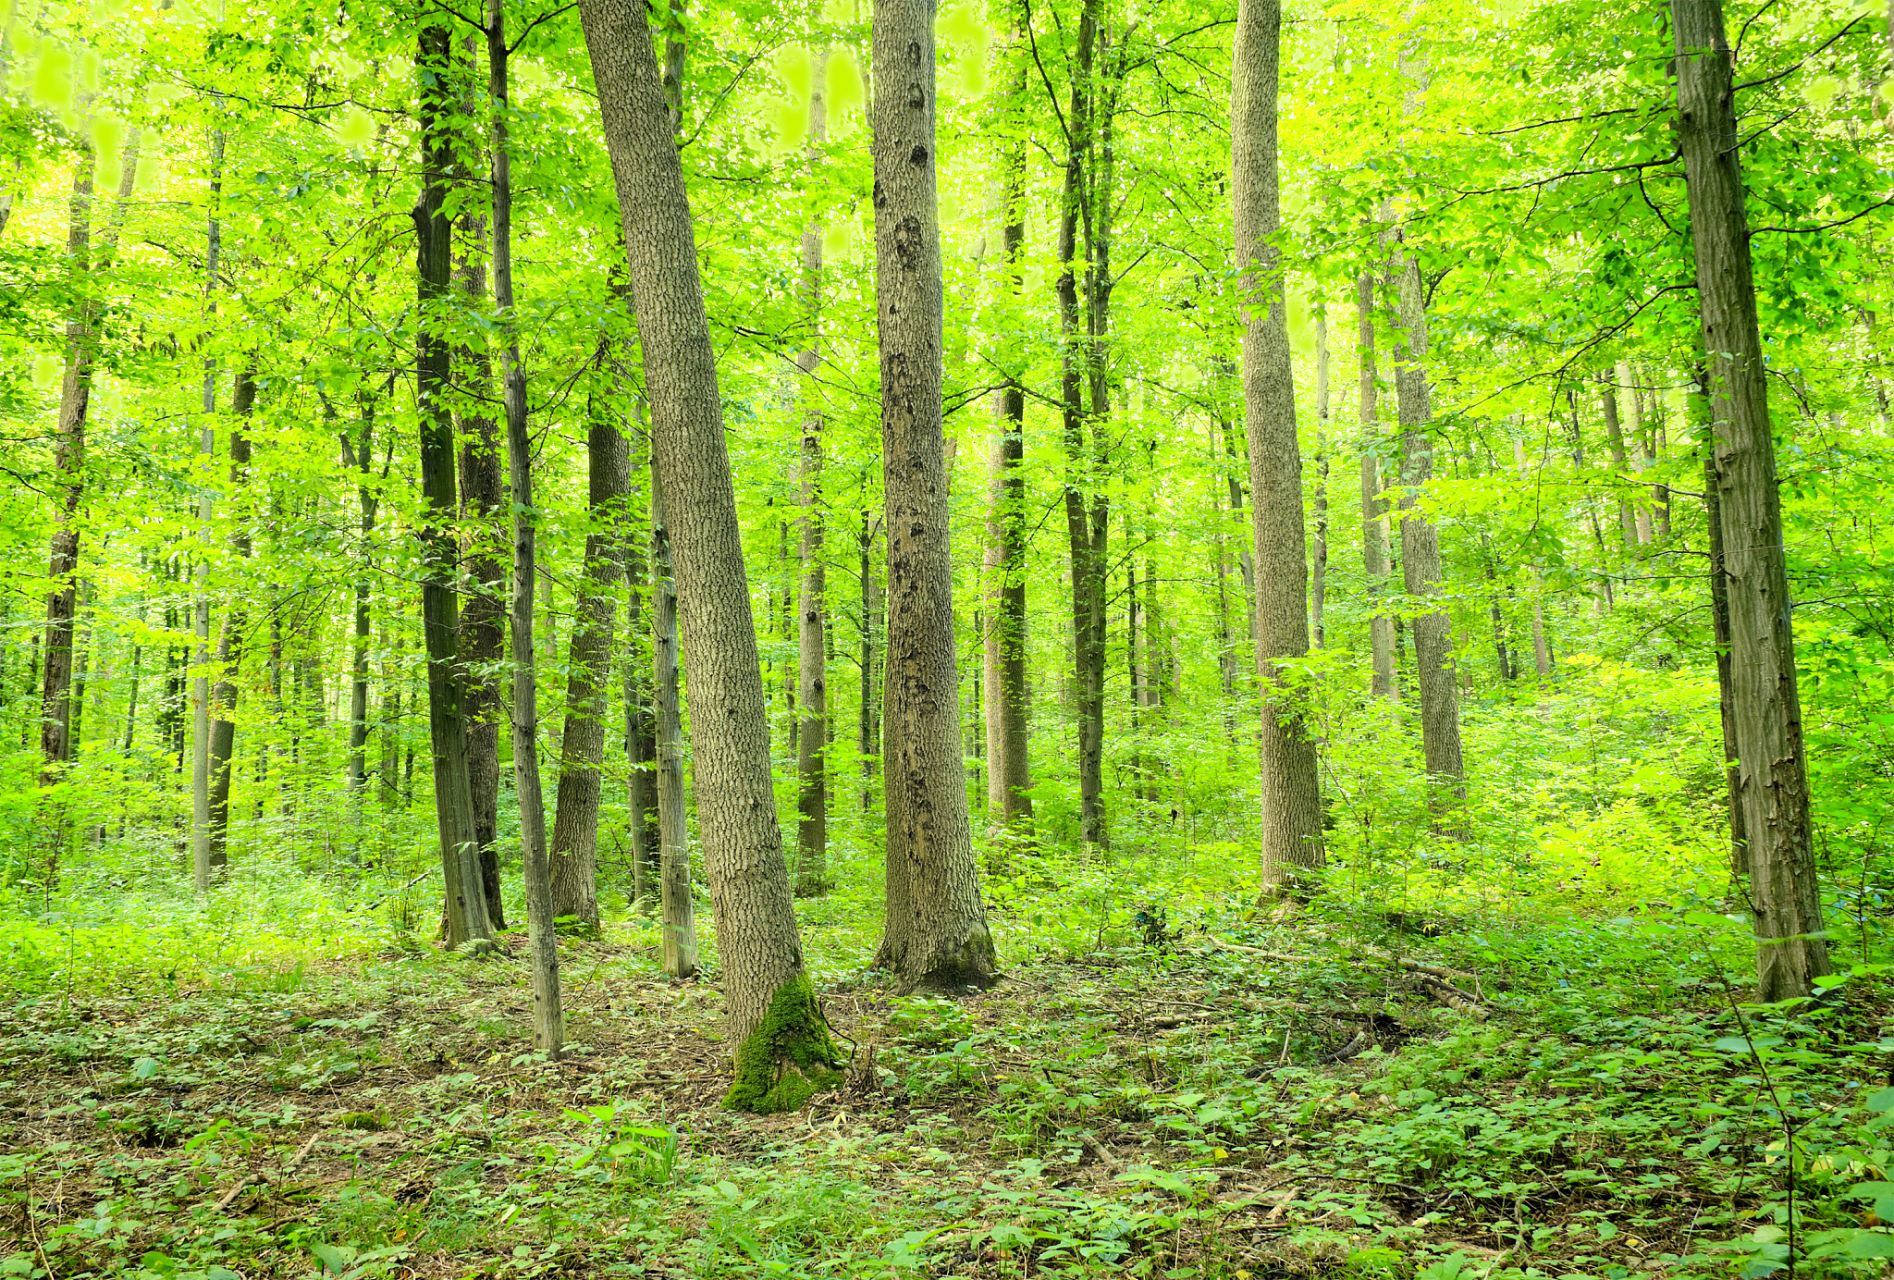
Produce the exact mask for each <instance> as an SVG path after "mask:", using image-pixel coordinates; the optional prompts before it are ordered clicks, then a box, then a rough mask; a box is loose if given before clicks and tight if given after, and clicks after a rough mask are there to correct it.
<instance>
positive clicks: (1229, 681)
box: [1210, 422, 1254, 743]
mask: <svg viewBox="0 0 1894 1280" xmlns="http://www.w3.org/2000/svg"><path fill="white" fill-rule="evenodd" d="M1217 436H1218V430H1217V424H1216V423H1215V422H1212V423H1211V424H1210V460H1211V462H1212V464H1215V463H1217V462H1218V461H1219V460H1220V458H1221V456H1222V446H1221V445H1220V444H1219V443H1218V439H1217ZM1220 489H1221V485H1220V484H1219V483H1218V482H1216V481H1214V480H1213V481H1212V483H1211V487H1210V518H1211V528H1212V529H1213V530H1214V533H1213V534H1212V535H1211V547H1212V556H1213V559H1214V561H1215V565H1216V571H1217V678H1218V680H1219V682H1220V684H1221V686H1222V689H1223V696H1224V698H1225V700H1226V706H1225V709H1224V728H1225V730H1226V732H1227V733H1228V734H1229V735H1230V737H1231V739H1232V743H1234V740H1235V733H1236V725H1235V722H1234V720H1233V719H1232V718H1231V716H1230V712H1229V708H1228V706H1227V700H1228V699H1230V698H1233V697H1235V696H1236V644H1235V641H1234V640H1233V638H1232V634H1231V627H1230V558H1229V553H1228V550H1227V548H1226V547H1225V545H1224V543H1225V540H1224V532H1223V524H1224V514H1223V497H1222V494H1221V493H1220V491H1219V490H1220ZM1251 616H1252V617H1254V615H1253V614H1252V615H1251ZM1251 648H1252V649H1254V646H1253V645H1252V646H1251Z"/></svg>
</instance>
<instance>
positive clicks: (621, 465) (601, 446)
mask: <svg viewBox="0 0 1894 1280" xmlns="http://www.w3.org/2000/svg"><path fill="white" fill-rule="evenodd" d="M585 445H586V450H585V457H586V472H587V496H588V500H589V502H590V504H591V514H592V520H591V530H592V532H590V533H588V534H587V535H586V538H585V576H584V577H583V579H581V581H580V583H579V588H578V591H577V593H576V599H575V600H574V601H573V604H574V610H573V612H574V615H575V616H574V618H573V626H572V638H571V640H570V642H569V644H570V648H569V649H568V650H567V653H568V658H567V675H566V727H565V733H564V734H563V735H562V736H561V738H560V758H559V804H558V807H557V808H556V809H555V810H554V816H553V824H552V849H551V857H552V911H553V915H554V916H555V917H564V916H576V917H578V919H579V921H580V922H581V923H582V924H584V926H585V927H586V928H587V929H589V930H591V931H593V932H595V933H596V932H597V931H598V928H599V915H598V807H599V794H600V778H599V766H600V765H602V764H603V763H604V761H605V710H606V696H605V690H606V688H607V684H606V682H607V680H608V679H609V677H610V675H611V667H612V623H613V620H614V617H615V615H616V613H617V610H616V608H615V606H614V601H615V598H616V596H617V594H618V585H619V575H620V573H622V572H623V563H622V561H621V559H620V556H619V553H618V548H617V545H616V543H617V541H618V535H617V534H616V533H615V532H614V528H615V526H616V525H617V524H618V523H619V521H620V520H621V519H622V518H623V513H624V507H625V496H626V495H627V494H628V493H629V492H630V491H631V450H630V447H629V445H628V444H627V443H626V440H625V437H624V436H623V434H621V433H620V432H619V430H618V424H617V423H615V422H613V421H612V420H611V419H610V418H609V417H605V416H603V415H598V416H594V417H593V418H592V421H591V426H590V429H589V430H588V431H587V432H586V440H585Z"/></svg>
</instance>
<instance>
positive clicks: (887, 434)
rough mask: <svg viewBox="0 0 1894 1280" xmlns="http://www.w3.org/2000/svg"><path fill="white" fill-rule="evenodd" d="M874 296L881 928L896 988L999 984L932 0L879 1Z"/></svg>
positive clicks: (885, 963)
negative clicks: (949, 331) (952, 487)
mask: <svg viewBox="0 0 1894 1280" xmlns="http://www.w3.org/2000/svg"><path fill="white" fill-rule="evenodd" d="M874 74H875V101H874V124H875V128H874V163H875V296H876V303H877V320H878V324H877V328H878V333H879V339H880V344H879V345H880V354H881V451H882V487H883V491H884V497H885V501H886V511H887V527H888V639H887V651H888V661H887V680H886V684H885V686H884V688H885V693H884V700H885V708H884V713H883V714H884V718H885V728H884V730H883V737H884V743H885V746H884V750H885V753H886V755H887V762H888V767H887V771H886V774H885V775H884V776H885V779H886V782H885V788H884V796H885V800H884V803H885V805H886V810H887V860H888V887H887V910H888V918H887V931H886V933H885V935H884V936H883V940H882V944H881V951H880V954H879V955H878V956H877V966H878V967H885V968H887V969H890V970H893V971H894V972H895V973H896V974H897V975H898V980H899V983H900V985H901V987H902V988H903V989H904V990H909V991H912V990H917V989H925V990H933V991H950V992H956V993H958V992H963V991H965V990H966V989H967V988H968V987H970V986H977V987H985V986H990V985H991V984H992V983H993V982H994V981H995V979H996V977H997V966H996V963H995V959H994V952H993V935H992V934H991V933H990V932H989V931H988V929H987V924H986V909H985V907H984V906H983V905H982V903H981V901H980V880H979V868H978V865H977V864H976V863H975V862H974V857H973V836H972V827H971V824H970V820H969V816H968V812H967V788H966V786H965V785H964V782H963V773H962V769H961V742H960V724H959V709H960V692H959V690H960V680H959V674H958V672H957V671H956V669H955V652H954V648H955V646H954V612H953V566H952V563H951V560H950V558H949V557H950V554H951V550H952V545H951V541H950V534H949V530H948V509H949V508H948V494H947V470H946V457H945V439H944V436H943V434H942V430H941V322H942V296H941V261H940V223H939V220H938V212H937V210H938V206H937V203H936V190H935V174H936V169H935V166H936V164H937V160H938V157H937V155H936V149H935V137H934V112H935V92H934V22H933V4H932V3H931V0H877V3H876V5H875V23H874Z"/></svg>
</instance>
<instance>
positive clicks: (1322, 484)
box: [1309, 303, 1328, 649]
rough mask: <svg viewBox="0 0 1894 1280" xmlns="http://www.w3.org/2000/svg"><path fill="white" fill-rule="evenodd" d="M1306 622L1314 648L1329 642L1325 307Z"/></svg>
mask: <svg viewBox="0 0 1894 1280" xmlns="http://www.w3.org/2000/svg"><path fill="white" fill-rule="evenodd" d="M1311 564H1312V568H1313V574H1312V582H1311V585H1310V588H1309V620H1310V622H1311V624H1312V628H1313V630H1314V633H1315V647H1316V648H1318V649H1320V648H1322V647H1323V646H1324V645H1326V644H1327V643H1328V633H1327V630H1326V629H1325V628H1324V626H1323V623H1322V613H1323V609H1324V607H1325V606H1326V605H1327V603H1328V307H1327V305H1326V304H1323V303H1317V304H1316V307H1315V545H1314V548H1313V553H1312V555H1311Z"/></svg>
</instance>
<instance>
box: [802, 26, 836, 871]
mask: <svg viewBox="0 0 1894 1280" xmlns="http://www.w3.org/2000/svg"><path fill="white" fill-rule="evenodd" d="M827 62H828V55H827V54H826V53H824V54H822V55H821V56H820V58H819V59H818V61H817V63H816V71H815V84H814V90H813V95H812V97H811V99H810V103H809V138H810V153H809V158H810V162H811V164H812V165H813V163H814V162H815V160H816V158H817V156H818V154H819V153H818V152H817V150H816V148H819V147H820V146H821V145H822V143H823V142H824V141H825V140H826V139H827V137H828V110H827V106H826V103H825V98H824V94H825V91H826V90H825V82H824V74H825V71H826V67H827ZM802 302H803V306H804V307H805V308H806V311H807V320H808V325H809V341H808V343H807V345H806V346H804V347H803V349H802V351H801V352H800V353H799V354H798V355H797V357H796V367H797V368H798V369H799V370H800V371H801V372H802V380H801V385H802V396H803V414H802V495H801V498H802V529H801V534H802V538H801V546H800V547H799V548H798V551H799V554H800V556H801V560H802V581H801V582H800V583H799V584H798V587H797V604H796V619H797V623H796V626H797V643H796V652H797V655H798V663H797V668H798V669H797V676H796V702H797V705H798V706H799V707H800V709H801V719H800V722H799V723H798V725H797V731H796V780H797V781H796V893H797V895H798V896H801V897H815V896H818V895H820V894H823V893H826V892H827V891H828V887H829V866H828V849H829V778H828V743H829V693H828V683H829V650H828V614H829V609H828V599H827V593H828V576H827V572H826V570H825V568H824V565H823V555H824V550H823V533H824V524H825V520H826V517H825V515H824V512H823V507H822V462H823V458H822V429H823V425H824V411H823V405H822V392H821V388H820V385H819V384H818V383H817V382H816V380H815V371H816V369H817V367H818V366H819V365H820V363H821V359H822V353H821V352H822V348H821V334H822V327H821V326H822V224H821V223H820V222H812V223H810V224H809V226H808V227H807V228H806V229H805V230H804V231H803V233H802Z"/></svg>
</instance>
